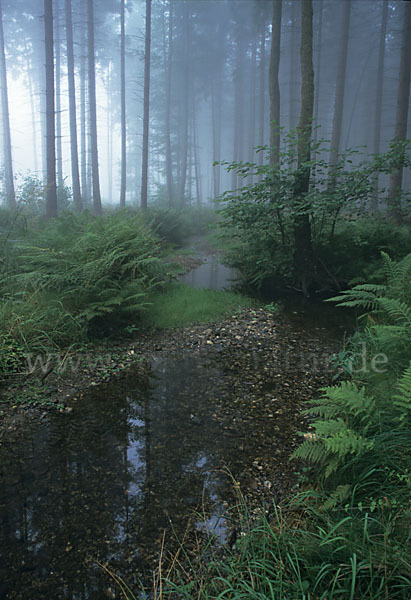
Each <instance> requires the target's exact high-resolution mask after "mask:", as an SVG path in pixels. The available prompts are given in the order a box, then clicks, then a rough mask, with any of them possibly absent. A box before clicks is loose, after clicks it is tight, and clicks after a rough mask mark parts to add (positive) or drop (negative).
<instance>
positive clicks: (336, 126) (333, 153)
mask: <svg viewBox="0 0 411 600" xmlns="http://www.w3.org/2000/svg"><path fill="white" fill-rule="evenodd" d="M342 10H343V15H342V25H341V39H340V48H339V58H338V67H337V80H336V85H335V100H334V116H333V129H332V135H331V145H330V167H331V168H332V167H334V166H335V165H336V164H337V162H338V152H339V150H340V142H341V126H342V117H343V109H344V91H345V75H346V68H347V50H348V36H349V31H350V15H351V1H347V2H344V3H343V8H342ZM332 181H333V178H332V177H331V185H332Z"/></svg>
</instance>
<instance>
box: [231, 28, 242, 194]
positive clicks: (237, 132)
mask: <svg viewBox="0 0 411 600" xmlns="http://www.w3.org/2000/svg"><path fill="white" fill-rule="evenodd" d="M236 53H237V56H236V66H235V72H234V76H233V79H234V148H233V150H234V152H233V154H234V161H235V162H239V161H241V160H242V158H243V156H242V151H243V135H244V110H243V108H244V77H243V69H244V53H245V52H244V39H243V32H241V31H239V33H238V37H237V42H236ZM238 185H239V178H238V175H237V173H236V172H235V169H234V170H233V172H232V181H231V187H232V189H233V190H235V189H237V187H238Z"/></svg>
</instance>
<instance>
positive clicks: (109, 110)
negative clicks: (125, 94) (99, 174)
mask: <svg viewBox="0 0 411 600" xmlns="http://www.w3.org/2000/svg"><path fill="white" fill-rule="evenodd" d="M111 72H112V61H111V60H110V61H109V63H108V66H107V82H106V91H107V115H106V118H107V120H106V124H107V184H108V201H109V203H110V204H111V203H112V200H113V117H112V111H113V102H112V98H111V88H112V83H111Z"/></svg>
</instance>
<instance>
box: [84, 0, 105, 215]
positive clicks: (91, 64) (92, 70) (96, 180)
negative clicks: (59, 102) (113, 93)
mask: <svg viewBox="0 0 411 600" xmlns="http://www.w3.org/2000/svg"><path fill="white" fill-rule="evenodd" d="M87 33H88V102H89V113H90V150H91V173H92V179H93V211H94V213H95V214H96V215H100V214H101V213H102V206H101V193H100V173H99V164H98V143H97V104H96V60H95V54H94V4H93V0H88V1H87Z"/></svg>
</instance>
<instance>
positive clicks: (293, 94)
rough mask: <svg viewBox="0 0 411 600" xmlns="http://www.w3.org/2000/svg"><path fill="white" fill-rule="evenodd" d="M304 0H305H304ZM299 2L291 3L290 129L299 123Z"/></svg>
mask: <svg viewBox="0 0 411 600" xmlns="http://www.w3.org/2000/svg"><path fill="white" fill-rule="evenodd" d="M302 1H303V2H304V0H302ZM297 10H298V6H297V2H292V3H291V35H290V52H289V54H290V70H289V77H290V79H289V85H288V96H289V98H288V105H289V117H288V127H289V129H290V131H291V130H292V129H295V127H296V125H297V114H296V113H297V111H296V105H297V91H296V89H297V79H298V75H297V60H298V53H297Z"/></svg>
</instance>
